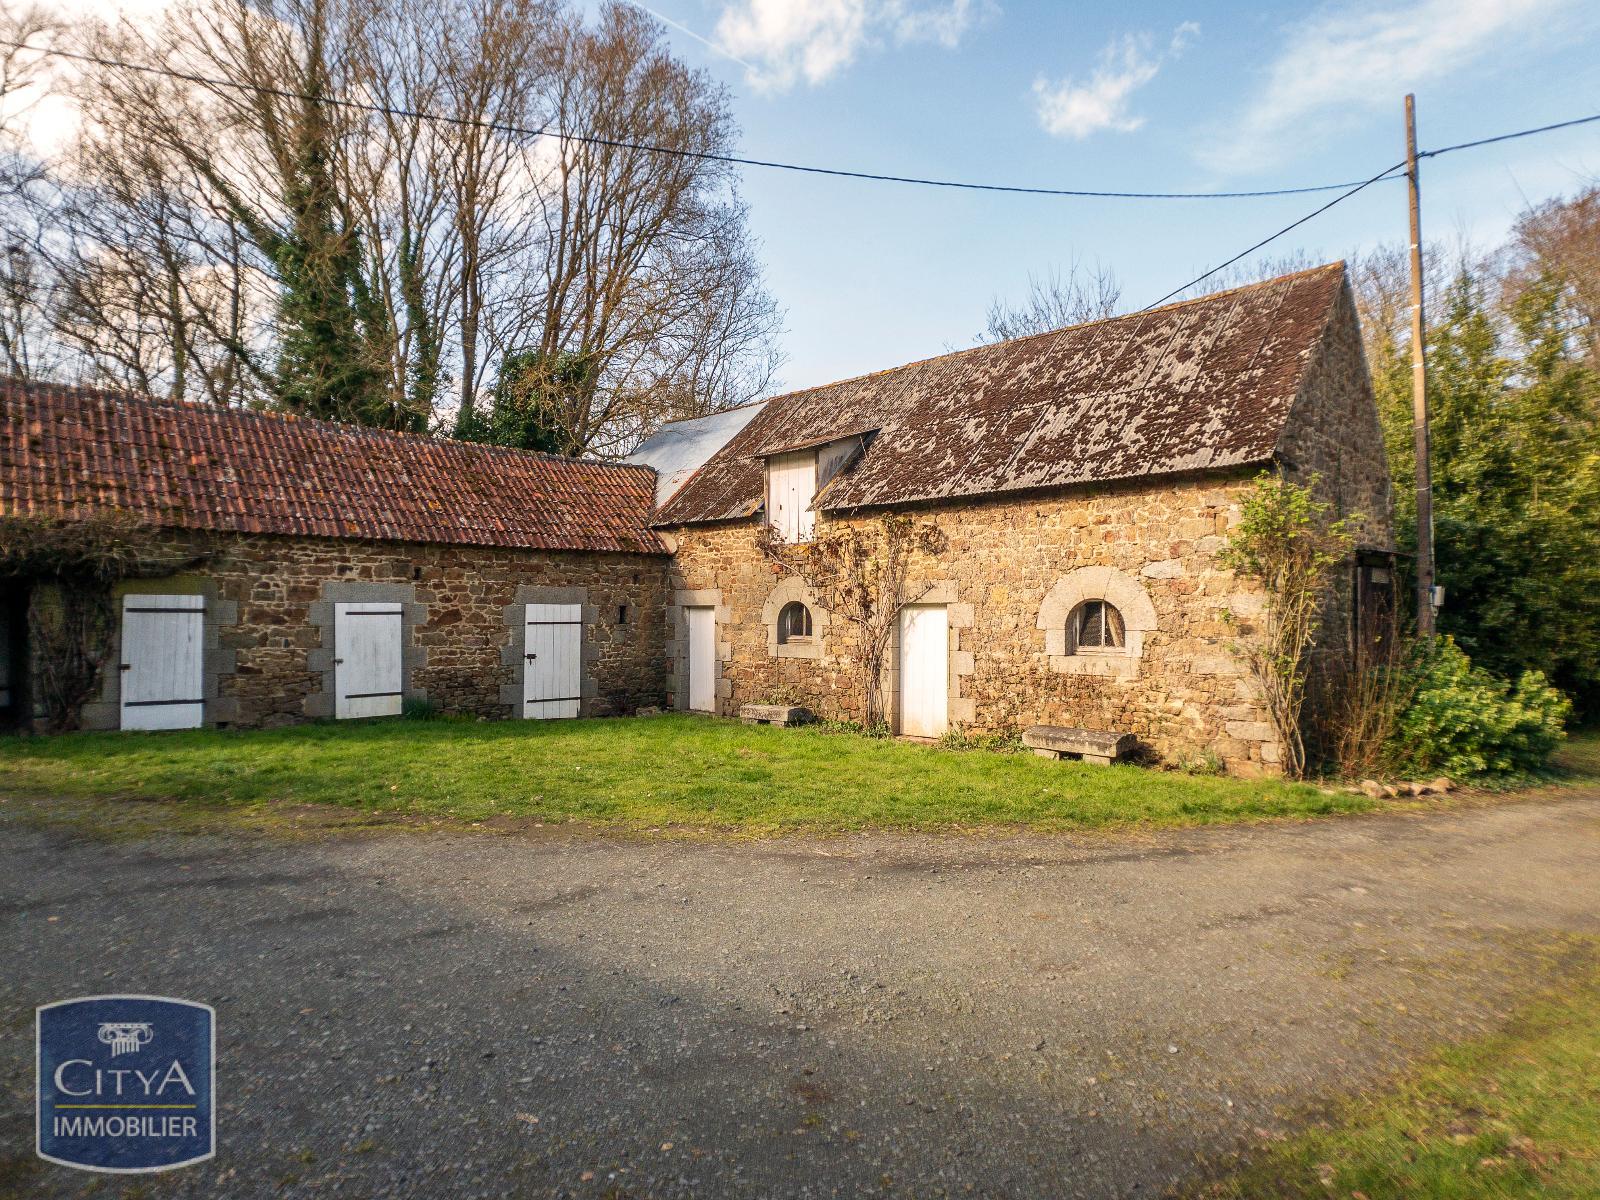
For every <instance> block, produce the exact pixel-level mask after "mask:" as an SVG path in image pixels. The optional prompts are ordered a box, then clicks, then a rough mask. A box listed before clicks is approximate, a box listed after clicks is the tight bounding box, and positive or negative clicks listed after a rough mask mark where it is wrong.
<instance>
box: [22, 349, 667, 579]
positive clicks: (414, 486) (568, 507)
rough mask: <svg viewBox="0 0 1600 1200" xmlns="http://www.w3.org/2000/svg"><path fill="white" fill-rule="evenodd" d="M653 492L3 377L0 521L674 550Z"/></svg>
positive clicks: (479, 456)
mask: <svg viewBox="0 0 1600 1200" xmlns="http://www.w3.org/2000/svg"><path fill="white" fill-rule="evenodd" d="M654 489H655V473H654V472H653V471H650V470H648V469H646V468H643V467H637V466H619V465H610V464H606V463H597V462H582V461H577V460H573V459H565V458H556V457H552V456H549V455H543V454H529V453H525V452H523V451H520V450H507V449H503V448H501V447H496V446H480V445H475V444H473V443H470V442H455V441H446V440H442V439H434V438H425V437H419V436H415V435H411V434H401V433H388V432H385V431H382V430H376V429H364V428H361V427H358V426H350V425H339V424H335V423H333V422H329V421H315V420H309V419H305V418H297V417H290V416H282V415H277V414H270V413H258V412H251V411H244V410H239V409H224V408H216V407H213V406H209V405H197V404H180V403H174V402H171V401H163V400H151V399H146V398H143V397H135V396H129V395H123V394H119V393H115V392H102V391H94V390H90V389H84V388H70V387H58V386H54V385H50V384H38V383H27V382H24V381H21V380H17V379H9V380H0V513H6V514H18V513H22V514H40V515H49V516H67V517H70V516H81V515H85V514H87V513H89V512H91V511H94V510H96V509H106V508H116V509H123V510H126V511H129V512H132V513H134V514H136V515H138V516H140V517H142V518H144V519H146V520H149V521H151V522H154V523H156V524H159V525H163V526H169V527H176V528H185V529H212V530H226V531H232V532H239V533H276V534H294V535H300V536H307V537H348V538H375V539H380V540H387V541H403V542H440V543H458V544H464V545H477V546H505V547H516V548H523V549H533V550H615V551H625V552H630V553H644V554H662V553H665V552H666V547H665V546H664V544H663V543H662V541H661V539H660V537H659V536H657V535H656V534H655V533H654V532H653V531H652V530H651V529H650V528H649V525H648V521H649V515H650V507H651V504H652V502H653V498H654Z"/></svg>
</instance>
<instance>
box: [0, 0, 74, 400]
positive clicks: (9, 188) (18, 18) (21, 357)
mask: <svg viewBox="0 0 1600 1200" xmlns="http://www.w3.org/2000/svg"><path fill="white" fill-rule="evenodd" d="M59 32H60V25H59V22H58V21H56V20H55V18H54V17H52V16H51V15H50V14H49V13H48V12H46V10H45V9H43V8H40V7H37V6H30V7H28V8H22V9H16V10H10V9H6V10H0V39H3V41H4V42H5V43H8V44H4V45H0V214H3V228H4V230H5V234H6V236H5V238H4V241H3V242H0V367H3V368H4V370H6V371H7V372H9V373H10V374H13V375H32V374H35V373H37V372H41V371H44V370H46V369H48V367H49V366H50V365H51V353H50V349H51V348H50V346H49V338H48V330H47V328H46V326H45V322H44V320H43V312H42V307H43V306H42V296H43V294H44V292H45V291H46V290H47V288H48V277H47V275H46V273H45V270H44V264H43V263H42V262H41V261H40V256H39V254H38V250H37V245H38V237H37V231H36V229H35V227H34V222H33V219H32V216H33V214H32V213H31V211H30V206H29V203H28V201H29V195H28V192H29V189H30V187H32V186H34V185H35V184H37V183H38V181H39V180H40V179H41V178H42V176H43V169H42V167H41V165H40V163H39V162H38V160H37V159H36V158H35V157H34V156H33V155H32V154H31V153H30V152H29V148H28V147H27V146H26V145H25V142H24V138H23V135H22V134H23V127H24V125H25V123H26V119H27V114H28V110H29V109H30V108H32V106H33V104H34V103H36V101H37V99H38V97H39V96H40V95H42V94H43V87H44V85H45V83H46V82H47V77H46V73H45V59H44V57H43V56H42V55H39V54H35V53H32V52H30V51H28V50H24V49H20V48H19V46H18V45H17V43H21V44H26V45H30V46H48V45H49V44H50V43H51V42H52V41H53V40H54V39H55V37H56V36H57V35H58V34H59Z"/></svg>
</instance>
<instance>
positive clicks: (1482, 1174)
mask: <svg viewBox="0 0 1600 1200" xmlns="http://www.w3.org/2000/svg"><path fill="white" fill-rule="evenodd" d="M1199 1194H1200V1195H1204V1196H1208V1197H1228V1198H1239V1200H1245V1198H1248V1200H1287V1198H1289V1197H1317V1198H1318V1200H1325V1198H1327V1197H1338V1198H1340V1200H1344V1198H1346V1197H1351V1196H1365V1197H1366V1198H1367V1200H1400V1198H1401V1197H1406V1198H1408V1200H1423V1198H1428V1200H1491V1198H1492V1200H1515V1198H1517V1197H1541V1198H1546V1200H1569V1198H1570V1200H1579V1198H1580V1197H1582V1198H1583V1200H1593V1198H1594V1197H1596V1196H1600V970H1590V971H1589V972H1587V973H1585V974H1584V975H1583V976H1581V977H1580V978H1579V979H1578V980H1577V981H1576V982H1575V983H1573V984H1571V985H1569V986H1567V987H1565V988H1563V989H1561V990H1560V992H1559V993H1557V994H1554V995H1552V996H1550V997H1547V998H1546V999H1544V1000H1542V1001H1539V1002H1537V1003H1535V1004H1533V1005H1531V1006H1530V1007H1528V1008H1527V1009H1525V1010H1524V1011H1523V1012H1522V1013H1521V1015H1520V1016H1518V1017H1517V1018H1516V1019H1515V1020H1514V1021H1513V1022H1512V1023H1511V1024H1510V1025H1509V1026H1508V1027H1507V1028H1506V1030H1505V1031H1504V1032H1503V1033H1501V1034H1499V1035H1497V1036H1494V1037H1489V1038H1482V1039H1478V1040H1475V1041H1472V1042H1468V1043H1466V1044H1464V1045H1460V1046H1456V1047H1453V1048H1451V1049H1449V1050H1445V1051H1442V1052H1440V1053H1438V1054H1437V1055H1435V1056H1434V1057H1433V1058H1432V1059H1430V1060H1429V1061H1428V1062H1427V1063H1425V1064H1424V1065H1422V1066H1421V1067H1419V1068H1417V1069H1416V1070H1414V1071H1412V1072H1410V1073H1408V1074H1407V1075H1406V1077H1405V1078H1404V1079H1402V1080H1401V1081H1399V1082H1398V1083H1397V1084H1395V1085H1394V1086H1392V1087H1391V1088H1390V1089H1389V1090H1387V1091H1385V1092H1382V1093H1380V1094H1377V1095H1368V1096H1362V1097H1360V1098H1359V1099H1358V1100H1354V1101H1351V1102H1350V1103H1349V1104H1348V1105H1346V1106H1345V1107H1344V1108H1342V1109H1341V1110H1339V1111H1338V1112H1337V1113H1335V1114H1334V1116H1333V1118H1332V1120H1331V1121H1330V1122H1329V1123H1328V1124H1327V1126H1326V1127H1324V1128H1318V1129H1314V1130H1311V1131H1309V1132H1306V1133H1302V1134H1300V1135H1298V1136H1296V1137H1293V1138H1291V1139H1289V1140H1288V1141H1285V1142H1280V1143H1276V1144H1274V1145H1271V1146H1269V1147H1268V1148H1266V1149H1265V1150H1263V1151H1260V1152H1259V1153H1257V1154H1255V1155H1254V1158H1253V1161H1252V1162H1251V1164H1250V1165H1249V1166H1248V1167H1246V1168H1244V1169H1242V1170H1240V1171H1237V1172H1236V1173H1234V1174H1233V1175H1230V1176H1228V1177H1227V1178H1225V1179H1223V1180H1221V1181H1217V1182H1213V1183H1211V1184H1209V1185H1207V1186H1205V1187H1203V1188H1202V1189H1201V1190H1200V1192H1199Z"/></svg>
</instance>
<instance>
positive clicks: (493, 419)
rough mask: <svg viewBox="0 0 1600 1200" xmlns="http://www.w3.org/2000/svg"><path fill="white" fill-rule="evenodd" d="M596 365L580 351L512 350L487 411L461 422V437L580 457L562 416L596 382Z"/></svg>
mask: <svg viewBox="0 0 1600 1200" xmlns="http://www.w3.org/2000/svg"><path fill="white" fill-rule="evenodd" d="M593 370H594V368H593V365H592V363H591V362H590V361H589V360H587V359H585V358H584V357H583V356H581V355H577V354H560V355H557V356H555V358H554V359H553V360H552V359H549V358H547V357H546V356H544V355H542V354H540V353H539V352H538V351H536V350H529V351H523V352H521V353H517V354H508V355H507V356H506V357H505V359H504V360H503V361H502V362H501V363H500V370H499V373H498V375H497V377H496V379H495V385H494V392H493V394H492V396H491V397H490V401H489V411H488V413H487V414H486V415H484V414H481V413H478V412H477V411H476V410H475V411H474V412H472V413H471V414H470V415H468V416H466V419H464V420H462V421H460V422H459V423H458V425H457V428H456V436H457V437H458V438H462V439H464V440H466V441H471V442H488V443H491V444H493V445H496V446H511V447H514V448H516V449H518V450H538V451H542V452H544V453H546V454H563V455H569V456H576V455H577V454H579V453H581V452H582V447H581V446H579V445H578V444H577V443H576V442H575V441H574V440H573V438H572V435H571V432H570V431H569V429H568V428H567V425H566V423H565V422H564V421H563V420H562V414H564V413H566V412H568V411H570V409H571V400H572V398H573V397H575V396H582V395H584V394H585V390H586V389H587V388H588V387H589V386H590V384H591V383H592V376H593Z"/></svg>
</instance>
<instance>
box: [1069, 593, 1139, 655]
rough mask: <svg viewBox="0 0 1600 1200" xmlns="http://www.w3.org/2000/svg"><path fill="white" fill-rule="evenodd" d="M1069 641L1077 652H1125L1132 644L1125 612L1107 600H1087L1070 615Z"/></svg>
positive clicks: (1075, 652)
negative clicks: (1129, 640)
mask: <svg viewBox="0 0 1600 1200" xmlns="http://www.w3.org/2000/svg"><path fill="white" fill-rule="evenodd" d="M1067 644H1068V645H1069V646H1070V647H1071V651H1072V653H1073V654H1077V653H1080V652H1081V651H1085V650H1088V651H1092V652H1096V653H1103V654H1121V653H1124V652H1125V651H1126V649H1127V645H1128V634H1127V629H1126V626H1124V624H1123V621H1122V614H1121V613H1119V612H1118V611H1117V610H1116V608H1115V607H1114V606H1113V605H1111V604H1109V603H1107V602H1106V601H1104V600H1085V601H1084V602H1083V603H1082V604H1080V605H1078V607H1077V608H1075V609H1073V610H1072V615H1071V616H1070V617H1068V618H1067Z"/></svg>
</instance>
